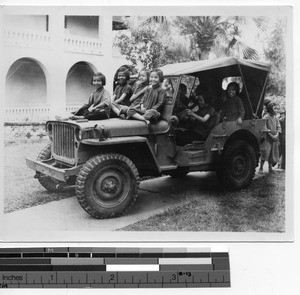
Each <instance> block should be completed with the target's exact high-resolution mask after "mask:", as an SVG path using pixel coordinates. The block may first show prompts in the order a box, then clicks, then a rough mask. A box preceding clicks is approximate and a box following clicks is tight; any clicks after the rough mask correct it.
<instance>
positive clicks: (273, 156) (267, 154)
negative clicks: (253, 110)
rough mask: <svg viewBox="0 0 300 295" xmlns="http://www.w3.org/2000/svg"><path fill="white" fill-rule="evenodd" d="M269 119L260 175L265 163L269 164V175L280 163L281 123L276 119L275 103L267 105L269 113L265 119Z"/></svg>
mask: <svg viewBox="0 0 300 295" xmlns="http://www.w3.org/2000/svg"><path fill="white" fill-rule="evenodd" d="M263 118H264V119H267V122H266V127H267V129H268V130H269V132H268V133H267V136H266V141H265V146H264V150H262V151H261V160H260V167H259V173H260V174H261V173H263V167H264V163H265V161H268V163H269V173H272V172H273V165H274V164H276V163H278V162H279V134H280V133H281V126H280V122H279V120H278V119H277V117H276V113H275V111H274V105H273V103H271V102H270V103H269V104H268V105H267V113H266V114H265V116H264V117H263Z"/></svg>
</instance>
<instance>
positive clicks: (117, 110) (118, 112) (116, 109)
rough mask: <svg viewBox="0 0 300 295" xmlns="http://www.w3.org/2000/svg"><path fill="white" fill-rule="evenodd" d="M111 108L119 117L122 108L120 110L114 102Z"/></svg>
mask: <svg viewBox="0 0 300 295" xmlns="http://www.w3.org/2000/svg"><path fill="white" fill-rule="evenodd" d="M111 109H112V111H113V112H114V113H115V114H116V115H117V116H118V117H119V116H120V113H121V110H119V109H118V108H117V107H116V106H114V105H113V104H112V105H111Z"/></svg>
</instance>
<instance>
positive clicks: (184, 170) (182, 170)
mask: <svg viewBox="0 0 300 295" xmlns="http://www.w3.org/2000/svg"><path fill="white" fill-rule="evenodd" d="M189 172H190V167H178V168H177V169H175V170H170V171H167V172H166V174H167V175H169V176H171V177H173V178H181V177H184V176H186V175H187V174H188V173H189Z"/></svg>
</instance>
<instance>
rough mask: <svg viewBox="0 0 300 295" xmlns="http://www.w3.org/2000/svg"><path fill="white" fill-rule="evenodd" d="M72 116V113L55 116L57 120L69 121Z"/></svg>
mask: <svg viewBox="0 0 300 295" xmlns="http://www.w3.org/2000/svg"><path fill="white" fill-rule="evenodd" d="M71 117H72V116H71V115H70V116H68V117H62V116H58V115H56V116H55V120H57V121H67V120H69V119H70V118H71Z"/></svg>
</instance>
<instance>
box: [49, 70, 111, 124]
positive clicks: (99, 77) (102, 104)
mask: <svg viewBox="0 0 300 295" xmlns="http://www.w3.org/2000/svg"><path fill="white" fill-rule="evenodd" d="M91 84H92V85H93V86H95V88H96V89H95V90H94V91H93V92H92V93H91V95H90V97H89V99H88V101H87V102H86V103H85V104H84V105H83V106H82V107H81V108H79V109H78V110H77V111H76V112H74V113H72V114H70V115H67V116H55V118H56V120H58V121H65V120H69V119H71V120H78V119H88V120H104V119H108V118H109V115H110V107H111V100H110V94H109V92H108V91H107V90H106V89H105V88H104V86H105V84H106V77H105V76H104V75H103V74H102V73H100V72H98V73H95V74H94V75H93V77H92V80H91Z"/></svg>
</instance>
